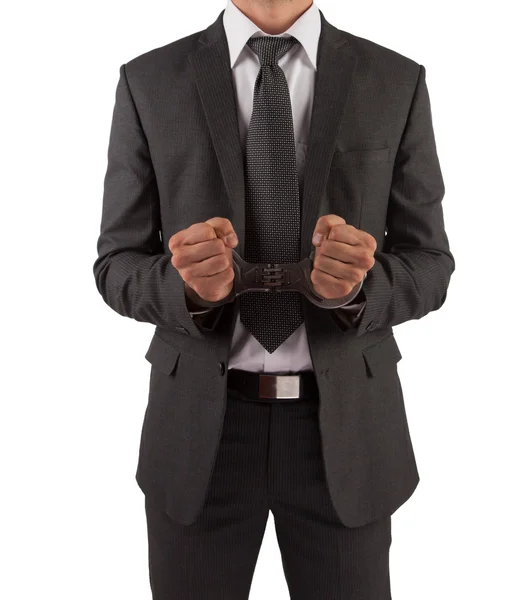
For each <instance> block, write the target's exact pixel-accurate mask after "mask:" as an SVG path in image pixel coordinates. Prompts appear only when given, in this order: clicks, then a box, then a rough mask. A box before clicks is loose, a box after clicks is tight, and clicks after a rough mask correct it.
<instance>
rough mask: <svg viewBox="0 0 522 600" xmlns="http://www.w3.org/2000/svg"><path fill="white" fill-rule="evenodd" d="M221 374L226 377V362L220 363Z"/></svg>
mask: <svg viewBox="0 0 522 600" xmlns="http://www.w3.org/2000/svg"><path fill="white" fill-rule="evenodd" d="M219 372H220V373H221V375H224V374H225V372H226V367H225V363H224V362H220V363H219Z"/></svg>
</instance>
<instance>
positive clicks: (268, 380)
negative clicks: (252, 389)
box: [259, 373, 301, 398]
mask: <svg viewBox="0 0 522 600" xmlns="http://www.w3.org/2000/svg"><path fill="white" fill-rule="evenodd" d="M300 380H301V378H300V377H299V375H268V374H266V373H260V374H259V397H260V398H299V397H300V396H299V388H300Z"/></svg>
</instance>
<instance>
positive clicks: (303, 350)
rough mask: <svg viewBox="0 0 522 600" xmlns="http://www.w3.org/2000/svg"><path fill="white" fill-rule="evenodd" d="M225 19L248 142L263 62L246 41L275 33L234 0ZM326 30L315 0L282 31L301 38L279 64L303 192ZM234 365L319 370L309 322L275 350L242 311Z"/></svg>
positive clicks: (355, 306)
mask: <svg viewBox="0 0 522 600" xmlns="http://www.w3.org/2000/svg"><path fill="white" fill-rule="evenodd" d="M223 25H224V28H225V33H226V36H227V42H228V48H229V51H230V66H231V69H232V76H233V82H234V87H235V92H236V99H237V107H238V115H237V116H238V125H239V135H240V141H241V144H242V147H243V148H244V147H245V142H246V136H247V132H248V126H249V124H250V117H251V116H252V108H253V100H254V84H255V81H256V78H257V74H258V72H259V68H260V62H259V58H258V56H257V54H256V53H255V52H254V51H253V50H252V49H251V48H250V47H249V46H248V45H247V43H246V42H247V40H248V39H250V38H251V37H257V36H262V35H269V34H267V33H265V32H263V31H261V30H260V29H259V27H258V26H257V25H256V24H255V23H253V22H252V21H251V20H250V19H249V18H248V17H247V16H246V15H245V14H244V13H242V12H241V11H240V10H239V8H237V6H236V5H235V4H234V3H233V2H232V0H228V3H227V6H226V8H225V12H224V14H223ZM320 32H321V15H320V14H319V9H318V8H317V6H316V5H315V3H314V4H312V5H311V6H310V8H309V9H308V10H307V11H306V12H304V13H303V14H302V15H301V17H299V19H297V21H295V23H294V24H293V25H292V26H291V27H290V28H289V29H288V30H287V31H286V32H284V33H281V34H279V36H281V37H290V36H293V37H295V38H296V39H297V40H298V42H300V43H299V44H295V46H293V47H292V48H291V49H290V50H289V51H288V52H287V53H286V54H284V56H283V57H282V58H281V59H280V61H279V66H280V67H281V69H282V70H283V72H284V74H285V77H286V80H287V82H288V88H289V90H290V100H291V103H292V115H293V121H294V137H295V145H296V156H297V170H298V177H299V188H300V192H301V194H302V186H303V173H304V169H303V167H304V162H305V158H306V151H307V140H308V131H309V128H310V118H311V115H312V104H313V97H314V86H315V74H316V68H317V67H316V61H317V48H318V45H319V34H320ZM311 243H312V241H311V240H310V244H311ZM361 285H362V283H361ZM247 293H248V292H247ZM364 305H365V302H359V303H352V304H349V305H347V306H346V307H342V308H343V309H344V310H349V311H351V312H356V313H357V314H358V315H360V314H361V312H362V311H363V309H364ZM210 310H212V309H210ZM323 310H328V309H323ZM204 312H208V310H204V311H197V312H191V314H192V315H196V314H201V313H204ZM228 367H229V369H243V370H245V371H254V372H256V373H265V372H266V373H280V374H283V373H295V372H298V371H311V370H313V365H312V359H311V357H310V350H309V347H308V340H307V337H306V331H305V323H301V325H300V326H299V327H298V328H297V329H296V330H295V331H294V332H293V333H292V335H290V336H289V337H288V338H287V339H286V340H285V341H284V342H283V343H282V344H281V345H280V346H279V347H278V348H277V349H276V350H275V351H274V352H273V353H272V354H270V353H269V352H267V351H266V350H265V348H264V347H263V346H262V345H261V344H260V343H259V342H258V341H257V340H256V338H255V337H254V336H252V335H251V334H250V332H249V331H248V330H247V329H246V328H245V327H244V325H243V324H242V323H241V320H240V314H239V311H238V314H237V320H236V323H235V327H234V332H233V336H232V345H231V352H230V358H229V365H228Z"/></svg>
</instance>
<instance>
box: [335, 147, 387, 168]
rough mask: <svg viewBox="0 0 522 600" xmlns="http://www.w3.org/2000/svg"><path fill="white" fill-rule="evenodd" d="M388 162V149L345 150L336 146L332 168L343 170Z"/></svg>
mask: <svg viewBox="0 0 522 600" xmlns="http://www.w3.org/2000/svg"><path fill="white" fill-rule="evenodd" d="M389 161H390V148H389V146H387V147H384V148H373V149H361V150H345V149H344V148H343V147H342V146H338V147H337V149H336V150H335V152H334V155H333V158H332V164H331V167H332V168H343V167H348V166H351V165H378V164H384V163H388V162H389Z"/></svg>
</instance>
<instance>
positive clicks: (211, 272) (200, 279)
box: [169, 217, 238, 308]
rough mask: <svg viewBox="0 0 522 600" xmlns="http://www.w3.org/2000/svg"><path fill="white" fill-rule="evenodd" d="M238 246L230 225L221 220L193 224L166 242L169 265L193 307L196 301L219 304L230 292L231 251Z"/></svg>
mask: <svg viewBox="0 0 522 600" xmlns="http://www.w3.org/2000/svg"><path fill="white" fill-rule="evenodd" d="M237 243H238V239H237V235H236V233H235V231H234V228H233V227H232V223H231V222H230V221H229V220H228V219H224V218H221V217H214V218H212V219H209V220H208V221H205V222H204V223H195V224H194V225H191V226H190V227H189V228H188V229H183V230H181V231H178V233H176V234H175V235H173V236H172V237H171V238H170V239H169V250H170V251H171V252H172V259H171V262H172V265H173V266H174V267H175V268H176V269H177V270H178V271H179V274H180V275H181V277H182V279H183V281H184V282H185V293H186V295H187V297H188V298H189V300H191V301H192V302H193V303H195V305H196V307H195V308H197V304H198V298H199V299H200V298H203V300H207V301H208V302H218V301H219V300H222V299H223V298H226V297H227V296H228V295H229V294H230V292H231V291H232V288H233V286H234V267H233V263H232V248H234V247H235V246H237Z"/></svg>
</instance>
